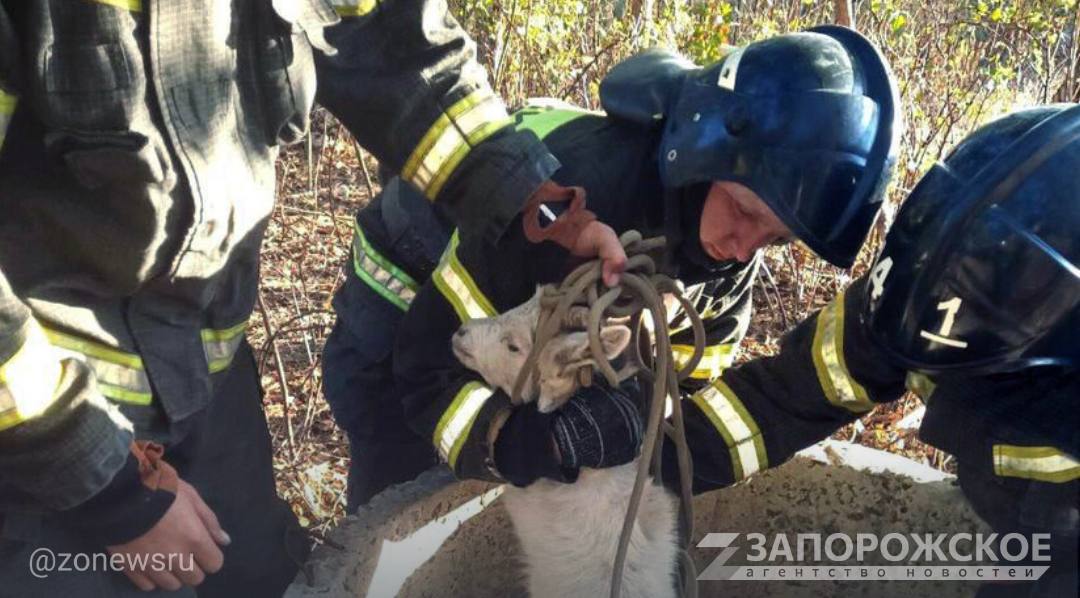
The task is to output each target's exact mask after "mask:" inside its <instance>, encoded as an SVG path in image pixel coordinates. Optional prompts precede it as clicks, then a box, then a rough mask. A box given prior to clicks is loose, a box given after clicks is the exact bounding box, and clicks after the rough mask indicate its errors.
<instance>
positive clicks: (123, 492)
mask: <svg viewBox="0 0 1080 598" xmlns="http://www.w3.org/2000/svg"><path fill="white" fill-rule="evenodd" d="M175 499H176V494H175V493H174V492H170V491H167V490H163V489H157V490H151V489H150V488H148V487H147V486H146V485H144V484H143V482H142V480H141V476H140V474H139V461H138V459H137V458H136V457H135V455H134V454H128V457H127V461H125V462H124V465H123V467H121V468H120V470H119V471H117V472H116V475H115V476H113V479H112V481H111V482H109V484H108V485H107V486H105V487H104V488H102V489H101V491H100V492H98V493H97V494H95V495H94V496H93V497H91V498H90V499H89V500H87V501H86V502H84V503H82V504H80V505H78V506H76V507H74V508H71V509H68V510H66V511H61V512H60V514H59V517H60V519H61V521H62V522H64V523H66V524H67V525H69V526H70V527H72V528H73V529H75V530H76V531H77V532H79V533H80V535H82V536H83V537H84V538H86V539H88V540H90V541H91V542H94V543H95V544H98V545H100V546H115V545H117V544H125V543H127V542H130V541H132V540H134V539H135V538H138V537H139V536H142V535H143V534H145V533H146V532H148V531H150V529H151V528H153V527H154V526H155V525H157V522H158V521H160V520H161V518H162V517H164V516H165V512H166V511H168V510H169V507H171V506H172V503H173V501H174V500H175Z"/></svg>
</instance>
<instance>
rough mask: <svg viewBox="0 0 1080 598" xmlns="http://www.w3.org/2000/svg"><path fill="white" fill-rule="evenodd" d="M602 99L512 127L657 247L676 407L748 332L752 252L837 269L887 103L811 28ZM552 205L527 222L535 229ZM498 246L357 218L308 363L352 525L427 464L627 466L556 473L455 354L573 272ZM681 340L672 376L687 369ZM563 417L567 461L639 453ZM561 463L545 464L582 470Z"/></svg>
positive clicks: (622, 73) (516, 245)
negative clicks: (808, 253)
mask: <svg viewBox="0 0 1080 598" xmlns="http://www.w3.org/2000/svg"><path fill="white" fill-rule="evenodd" d="M600 95H601V101H602V104H603V106H604V107H605V109H606V110H607V115H602V114H596V113H589V112H585V111H582V110H579V109H574V108H572V107H568V106H565V105H563V106H561V107H560V106H552V105H539V106H532V107H528V108H526V109H523V110H521V111H520V112H517V113H516V114H515V115H514V121H515V124H514V126H515V128H516V129H517V130H520V131H531V132H533V133H534V134H535V135H536V136H537V137H539V138H541V139H542V140H543V141H544V143H545V144H546V145H547V146H548V148H549V150H550V151H551V152H552V153H553V154H554V155H555V156H556V157H557V158H558V160H559V161H560V162H561V163H562V164H563V166H562V168H561V169H560V170H559V171H557V172H556V174H555V175H554V176H553V180H554V181H555V182H556V183H561V184H565V185H570V184H575V185H580V186H581V187H583V188H584V191H585V194H586V196H587V198H588V199H587V201H588V204H587V205H588V208H589V209H590V210H591V211H592V212H594V213H595V215H596V216H597V217H598V218H599V219H600V220H602V221H603V222H605V223H607V224H609V225H610V226H612V227H613V228H614V229H615V230H616V231H618V232H622V231H626V230H631V229H637V230H639V231H641V232H642V233H643V234H644V235H645V236H652V235H665V236H666V238H667V241H668V245H667V250H666V260H665V261H666V263H665V265H664V267H665V269H666V270H667V271H668V272H669V273H671V274H672V275H674V276H675V277H677V278H678V279H679V280H680V281H681V282H683V283H684V284H685V285H687V287H688V292H689V293H690V294H691V295H692V297H693V298H694V301H695V303H696V305H697V308H698V310H699V311H700V312H701V313H702V314H703V315H704V319H705V321H706V329H707V333H708V344H709V346H708V349H707V350H706V354H705V358H704V360H703V361H702V362H701V364H700V365H699V367H698V370H697V371H696V372H695V373H694V379H693V380H691V381H689V383H688V384H687V385H686V387H685V389H684V390H685V391H686V392H687V393H689V392H691V391H692V390H693V389H695V388H696V387H697V386H699V385H700V384H702V383H703V382H704V381H707V380H709V379H711V378H713V377H715V376H716V375H717V374H718V373H719V372H720V371H721V370H722V369H723V368H724V367H726V366H727V365H728V364H729V363H730V361H731V358H732V354H733V351H734V348H735V346H736V345H737V344H738V342H739V340H740V339H741V337H742V336H743V334H744V333H745V331H746V328H747V325H748V323H749V310H750V307H751V302H750V289H751V285H752V281H753V277H754V275H755V271H756V268H757V258H756V251H755V250H756V249H757V248H759V247H761V246H763V245H765V244H768V243H771V242H782V241H785V240H788V239H790V238H793V237H798V238H799V239H802V240H803V241H805V242H806V243H807V244H809V245H810V246H811V247H812V248H813V249H814V250H815V251H816V252H817V253H818V254H819V255H822V256H823V257H825V258H827V259H829V260H830V261H832V262H834V263H837V264H840V265H843V266H847V265H850V264H851V262H852V260H853V259H854V256H855V253H856V251H857V250H858V248H859V246H860V245H861V244H862V241H863V239H864V237H865V235H866V233H867V231H868V230H869V228H870V226H871V224H872V221H873V219H874V217H875V215H876V213H877V211H878V207H879V205H880V202H881V199H882V190H883V188H884V186H885V183H886V180H887V178H888V176H889V173H890V171H891V166H892V162H893V159H894V155H895V149H896V139H897V137H898V130H897V128H898V123H897V116H896V110H897V98H896V88H895V85H894V83H893V81H892V78H891V75H890V73H889V71H888V68H887V65H886V64H885V62H884V60H883V58H882V57H881V55H880V54H879V53H878V51H877V50H876V49H875V48H874V47H873V46H872V45H871V44H870V43H869V42H868V41H866V40H865V39H864V38H862V37H861V36H859V35H858V34H857V33H854V32H852V31H850V30H846V29H842V28H837V27H822V28H819V29H817V30H812V31H811V32H804V33H797V34H791V35H784V36H780V37H777V38H773V39H770V40H766V41H762V42H758V43H754V44H751V45H749V46H747V47H745V48H742V49H737V50H735V51H733V52H731V53H729V54H728V55H726V56H725V57H724V58H723V59H722V60H721V61H720V62H718V63H716V64H714V65H712V66H709V67H707V68H698V67H695V66H694V65H692V64H690V63H688V62H687V61H685V60H684V59H682V58H680V57H678V56H676V55H673V54H670V53H666V52H659V51H650V52H646V53H644V54H642V55H639V56H636V57H634V58H631V59H629V60H627V61H625V62H624V63H622V64H620V65H618V66H616V67H615V68H614V69H613V70H612V72H611V73H610V74H609V75H608V76H607V77H606V78H605V80H604V81H603V83H602V85H601V92H600ZM560 205H562V204H554V203H553V204H552V205H547V204H545V205H544V206H542V207H538V209H537V212H538V213H539V216H538V217H539V218H540V222H539V225H546V222H547V220H549V219H550V217H551V216H545V215H544V214H546V213H547V212H549V211H550V212H551V215H555V214H556V213H558V212H559V210H560ZM572 210H573V208H569V211H572ZM526 217H527V216H526ZM509 230H510V231H511V232H508V233H507V235H505V236H504V237H503V238H502V239H500V240H499V241H497V242H490V241H488V240H485V239H481V238H477V237H476V236H474V235H470V234H469V233H468V232H467V231H453V230H452V229H451V228H450V227H449V226H447V225H446V223H445V219H442V218H441V217H440V215H439V214H438V212H437V210H432V209H431V208H430V207H429V204H427V203H425V202H423V201H421V199H420V198H418V197H415V196H414V195H413V194H411V193H410V192H409V190H408V188H407V187H405V186H403V185H401V184H400V183H398V182H391V183H390V184H389V185H388V186H387V188H386V190H385V191H384V192H383V194H382V196H381V197H380V198H379V199H378V200H377V201H376V202H374V203H373V204H372V205H371V206H369V207H367V208H366V209H364V210H362V211H361V212H360V213H359V215H358V217H357V228H356V239H355V242H354V245H353V263H352V264H350V265H349V269H350V270H351V273H350V276H349V277H348V281H347V282H346V284H345V285H344V287H343V288H342V289H341V291H340V292H339V293H338V295H337V297H336V298H335V309H336V310H337V313H338V323H337V326H336V328H335V330H334V332H333V334H332V335H331V337H330V339H328V342H327V347H326V352H325V354H324V370H325V389H326V396H327V399H328V401H329V402H330V404H331V406H332V408H333V410H334V414H335V417H336V419H337V421H338V423H339V425H341V427H342V428H343V429H345V430H346V431H347V432H348V434H349V437H350V440H351V445H352V457H353V468H352V470H351V472H350V500H349V506H350V508H355V507H356V506H357V505H358V504H362V503H363V502H365V501H366V500H367V499H368V498H370V496H372V495H373V494H374V493H376V492H377V491H379V490H380V489H382V488H383V487H385V486H387V485H389V484H392V483H395V482H399V481H403V480H407V479H411V478H412V477H414V476H415V475H417V474H418V473H420V472H422V471H423V470H425V469H426V468H428V467H430V466H432V465H433V464H435V463H438V462H440V461H441V462H444V463H447V464H449V466H450V467H451V468H452V469H453V471H454V472H455V473H456V474H457V475H458V476H461V477H473V478H486V479H505V480H509V481H512V482H513V483H515V484H519V485H527V484H528V483H530V482H532V481H533V480H535V479H537V478H538V477H539V476H549V477H552V478H554V479H562V480H568V479H570V478H572V477H573V474H574V469H575V468H576V466H580V465H587V466H592V467H597V466H608V465H615V464H617V463H616V462H615V461H618V462H625V461H626V460H629V459H630V458H632V457H633V454H632V453H633V452H635V451H622V453H623V454H621V455H619V456H617V457H614V456H613V454H611V453H609V454H608V455H607V456H606V457H603V458H601V457H599V456H595V455H594V457H595V460H594V461H590V462H577V463H567V462H566V461H565V460H559V459H556V457H555V453H554V451H553V450H552V444H553V443H552V435H551V430H552V427H553V426H554V425H555V422H557V421H559V418H560V417H564V415H563V413H564V412H566V411H567V410H566V409H563V410H562V411H560V412H557V413H554V414H541V413H539V412H538V411H537V410H536V408H535V407H534V406H528V407H522V408H517V409H514V408H512V407H511V405H510V401H509V398H508V397H506V396H505V395H504V394H503V393H502V392H501V391H498V390H495V389H492V388H489V387H488V386H487V385H485V384H484V383H483V381H482V380H480V379H479V378H478V376H477V375H476V374H475V373H473V372H470V371H468V370H467V369H466V368H464V366H462V364H461V363H459V362H458V360H457V359H455V357H454V355H453V354H452V352H451V338H452V336H453V334H454V333H455V331H456V330H457V329H458V327H459V326H460V325H461V323H462V322H463V321H466V320H468V319H471V318H478V317H485V316H490V315H493V314H495V313H497V312H501V311H505V310H506V309H509V308H511V307H514V306H516V305H518V304H520V303H523V302H524V301H525V300H527V299H528V298H529V297H530V296H532V294H533V292H534V290H535V285H536V284H537V283H539V282H552V281H557V280H559V279H561V277H562V276H563V275H565V274H566V273H567V272H568V268H569V267H570V266H571V265H572V264H571V261H570V260H569V259H567V258H568V256H567V255H566V252H565V251H564V250H562V249H561V248H559V247H557V246H555V245H554V244H552V243H549V242H542V243H531V242H529V241H528V240H527V238H526V236H527V235H526V233H525V232H524V231H523V227H511V228H510V229H509ZM682 324H684V323H683V322H681V321H680V320H676V321H675V323H674V329H675V330H676V332H675V333H674V338H673V341H674V345H675V346H674V351H675V357H676V359H680V358H681V359H685V358H686V357H688V355H689V354H690V353H691V348H690V346H689V343H690V342H691V337H692V333H691V332H690V331H689V330H686V329H684V328H685V327H684V326H682ZM378 338H384V339H385V341H384V342H383V343H379V342H377V339H378ZM504 341H505V342H512V339H504ZM509 350H513V348H512V347H509ZM618 394H619V393H617V392H612V393H611V396H618ZM573 401H577V402H578V404H580V405H581V406H582V407H583V409H585V410H588V411H590V419H591V420H592V421H593V422H595V424H596V425H595V426H594V427H592V428H591V429H590V430H589V431H588V432H587V434H586V436H588V437H587V438H585V437H582V438H581V440H582V442H588V443H591V444H592V445H593V446H595V445H596V444H597V443H598V442H602V441H603V438H604V436H605V435H608V434H610V435H612V437H613V438H614V437H619V438H629V439H630V440H631V442H636V438H635V436H636V435H635V434H633V433H632V432H631V431H630V430H628V429H627V420H626V418H625V417H623V413H624V412H623V411H622V410H621V409H619V408H616V407H618V406H617V405H616V406H613V405H602V404H598V402H597V401H584V400H579V399H573V400H572V402H573ZM631 427H632V426H631ZM581 429H583V430H584V429H585V428H581ZM609 440H611V439H609ZM609 444H610V445H611V446H615V444H616V442H615V441H614V440H611V441H610V442H609ZM573 448H574V447H563V448H562V450H561V451H560V454H562V455H571V454H582V453H583V452H586V451H583V450H571V449H573ZM578 448H583V447H578Z"/></svg>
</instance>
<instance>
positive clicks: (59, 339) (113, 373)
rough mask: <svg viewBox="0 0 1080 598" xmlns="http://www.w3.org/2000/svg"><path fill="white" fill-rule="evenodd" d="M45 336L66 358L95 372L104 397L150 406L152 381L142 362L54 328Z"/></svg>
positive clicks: (47, 331) (126, 354) (135, 356)
mask: <svg viewBox="0 0 1080 598" xmlns="http://www.w3.org/2000/svg"><path fill="white" fill-rule="evenodd" d="M45 335H46V336H47V337H48V339H49V342H50V343H52V345H53V346H54V347H57V348H58V349H60V351H61V352H62V353H63V355H64V356H65V357H71V358H74V359H78V360H80V361H83V362H85V363H86V365H88V366H89V367H90V369H91V370H92V371H93V372H94V378H96V379H97V385H98V389H99V390H101V394H103V395H105V396H106V397H108V398H110V399H113V400H115V401H120V402H123V403H131V404H134V405H149V404H150V402H151V400H153V394H152V393H151V390H150V379H149V378H147V377H146V371H145V370H144V368H143V363H142V359H141V358H140V357H139V356H138V355H133V354H131V353H124V352H123V351H119V350H117V349H114V348H112V347H108V346H106V345H103V344H101V343H97V342H94V341H90V340H86V339H83V338H79V337H77V336H73V335H70V334H67V333H64V332H60V331H58V330H53V329H51V328H48V327H46V328H45Z"/></svg>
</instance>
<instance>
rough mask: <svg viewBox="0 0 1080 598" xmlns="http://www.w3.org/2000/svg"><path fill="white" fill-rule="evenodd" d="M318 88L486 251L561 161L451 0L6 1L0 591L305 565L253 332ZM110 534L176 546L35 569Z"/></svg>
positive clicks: (1, 39) (127, 585) (0, 19)
mask: <svg viewBox="0 0 1080 598" xmlns="http://www.w3.org/2000/svg"><path fill="white" fill-rule="evenodd" d="M316 76H317V77H318V89H316V86H315V80H316ZM315 101H318V102H320V103H321V104H322V105H324V106H325V107H327V108H328V109H329V110H330V111H331V112H332V113H333V114H334V115H335V116H337V117H338V118H339V119H340V120H341V121H342V122H343V123H344V124H345V125H346V126H347V127H348V129H349V130H350V131H351V132H352V133H353V134H354V135H355V136H356V137H357V139H359V141H360V143H361V144H363V145H364V146H365V147H366V148H368V149H370V150H371V151H372V152H373V153H374V154H375V155H376V156H377V157H378V159H379V160H380V162H382V163H383V164H385V165H387V166H389V167H391V168H393V169H395V170H397V171H399V172H400V173H401V176H402V178H403V179H404V180H405V181H406V182H407V184H409V185H412V186H414V187H415V189H417V192H418V193H421V194H422V195H423V197H424V198H425V199H424V201H432V202H434V203H435V204H437V205H438V206H439V209H440V210H441V212H442V213H443V214H445V215H448V217H449V218H450V219H451V220H453V221H454V222H455V223H457V225H458V226H460V227H461V228H462V230H463V231H466V232H467V233H468V234H471V235H475V236H477V237H478V238H484V239H487V240H489V241H491V242H494V241H495V240H497V239H498V238H500V237H501V236H502V235H503V234H504V232H505V231H506V229H507V226H509V225H510V223H511V222H512V221H513V220H514V218H515V217H516V215H517V213H518V212H519V211H520V210H521V208H522V206H523V205H524V204H525V201H526V199H527V198H528V197H529V196H530V195H531V194H532V193H533V192H534V191H535V190H537V189H538V188H540V187H541V185H542V184H543V183H544V182H545V181H546V180H547V178H548V176H549V175H550V173H551V172H553V171H554V170H555V169H556V168H557V167H558V163H557V162H556V161H555V159H554V157H552V156H551V155H550V153H548V152H547V150H546V149H545V148H544V146H543V144H542V143H540V142H539V141H538V140H537V139H536V137H535V135H532V134H531V133H522V132H520V131H517V130H516V129H515V128H513V127H511V126H509V125H510V120H509V117H508V114H507V112H506V110H505V108H504V106H503V104H502V102H501V101H500V100H499V99H498V98H497V97H496V96H495V95H494V94H493V93H492V91H491V88H490V87H489V85H488V83H487V80H486V75H485V73H484V71H483V68H482V67H481V66H480V65H479V64H478V63H477V62H476V60H475V49H474V45H473V43H472V42H471V41H470V40H469V39H468V38H467V37H466V35H465V34H464V32H463V31H462V29H461V28H460V27H459V26H458V25H457V23H456V22H455V21H454V20H453V19H452V18H450V17H449V16H448V15H447V14H446V5H445V2H443V0H393V1H389V2H382V1H378V2H376V1H375V0H333V2H329V1H327V0H274V1H273V2H270V0H261V1H255V0H167V1H166V0H77V1H72V0H40V1H37V2H21V1H18V0H0V447H2V449H0V553H2V554H3V555H4V556H3V559H2V561H0V595H17V596H29V595H73V596H91V595H93V596H119V595H128V594H130V593H135V592H136V591H138V589H139V588H142V589H152V588H155V587H156V588H158V589H159V590H162V591H164V590H177V589H179V588H181V586H194V585H199V584H200V583H201V582H203V578H204V576H205V575H207V574H209V573H213V572H214V571H216V570H217V569H218V568H219V567H222V564H223V563H224V567H223V568H222V569H221V571H220V572H219V573H216V574H214V575H209V576H207V577H206V581H205V583H201V585H199V595H207V596H208V595H240V594H246V595H255V596H273V595H278V594H280V593H281V591H282V590H283V589H284V587H285V585H286V584H287V583H289V581H290V580H291V579H292V577H293V575H294V574H295V571H296V570H297V563H298V562H302V561H303V559H304V556H305V554H306V550H307V542H306V541H305V540H304V534H303V533H302V532H300V533H296V532H297V531H298V530H297V529H296V528H297V525H296V518H295V516H294V515H293V514H292V512H291V510H290V509H289V507H288V505H286V504H285V503H284V502H283V501H281V500H280V499H279V498H278V497H277V496H276V492H275V485H274V479H273V471H272V467H271V446H270V437H269V434H268V433H267V429H266V423H265V418H264V416H263V413H262V410H261V402H260V393H261V389H260V385H259V377H258V372H257V371H256V368H255V363H254V360H253V359H252V355H251V349H250V347H249V346H248V345H247V344H246V343H245V341H244V328H245V323H246V322H247V320H248V318H249V316H250V314H251V311H252V306H253V305H254V303H255V297H256V285H257V276H258V268H259V247H260V244H261V240H262V237H263V233H264V231H265V229H266V225H267V220H268V217H269V215H270V212H271V209H272V206H273V200H274V183H275V174H274V159H275V157H276V156H277V151H278V150H277V148H278V147H279V146H280V145H282V144H287V143H290V142H294V141H297V140H299V139H300V138H302V137H303V136H304V135H305V134H306V131H307V128H308V123H309V118H310V115H309V113H310V110H311V108H312V105H313V103H314V102H315ZM594 230H595V227H594ZM611 239H612V240H614V236H613V235H612V236H611ZM133 440H137V441H139V442H138V443H133ZM147 441H153V442H154V443H158V444H160V445H164V451H163V452H162V450H161V448H160V446H158V444H147ZM226 532H227V533H226ZM230 537H231V542H230V541H229V540H230ZM218 545H220V546H221V547H220V551H219V548H218ZM287 545H288V546H287ZM106 547H107V548H108V550H109V551H110V552H112V553H114V554H115V553H119V554H121V555H126V556H139V555H143V556H145V555H146V554H147V553H151V552H155V553H177V556H180V557H182V558H181V559H180V561H176V560H172V559H170V560H169V564H167V565H164V566H162V567H157V568H156V569H154V570H151V568H149V567H138V566H136V567H130V566H128V567H124V569H125V571H126V573H127V574H128V576H129V577H130V581H129V580H128V579H125V578H124V576H123V575H121V574H119V573H109V572H106V571H96V572H93V571H82V572H67V573H57V574H55V575H51V576H48V577H47V579H40V578H37V577H36V576H34V575H33V572H32V571H30V570H29V569H28V567H27V564H28V562H29V557H30V555H31V554H32V553H33V552H34V551H35V550H39V549H49V550H52V551H54V553H57V554H59V553H101V552H103V551H104V550H105V549H106ZM192 556H194V563H192V561H191V559H192ZM95 562H96V561H95ZM133 569H137V570H133ZM132 582H134V584H136V585H137V586H138V588H137V587H136V585H133V583H132ZM180 592H181V593H182V594H183V595H192V593H193V590H191V589H190V587H186V588H184V589H183V590H180Z"/></svg>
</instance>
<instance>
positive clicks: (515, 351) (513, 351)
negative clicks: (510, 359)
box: [506, 343, 521, 353]
mask: <svg viewBox="0 0 1080 598" xmlns="http://www.w3.org/2000/svg"><path fill="white" fill-rule="evenodd" d="M506 348H507V349H510V352H511V353H517V352H518V351H521V349H520V348H518V346H517V345H515V344H514V343H510V344H509V345H507V346H506Z"/></svg>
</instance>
